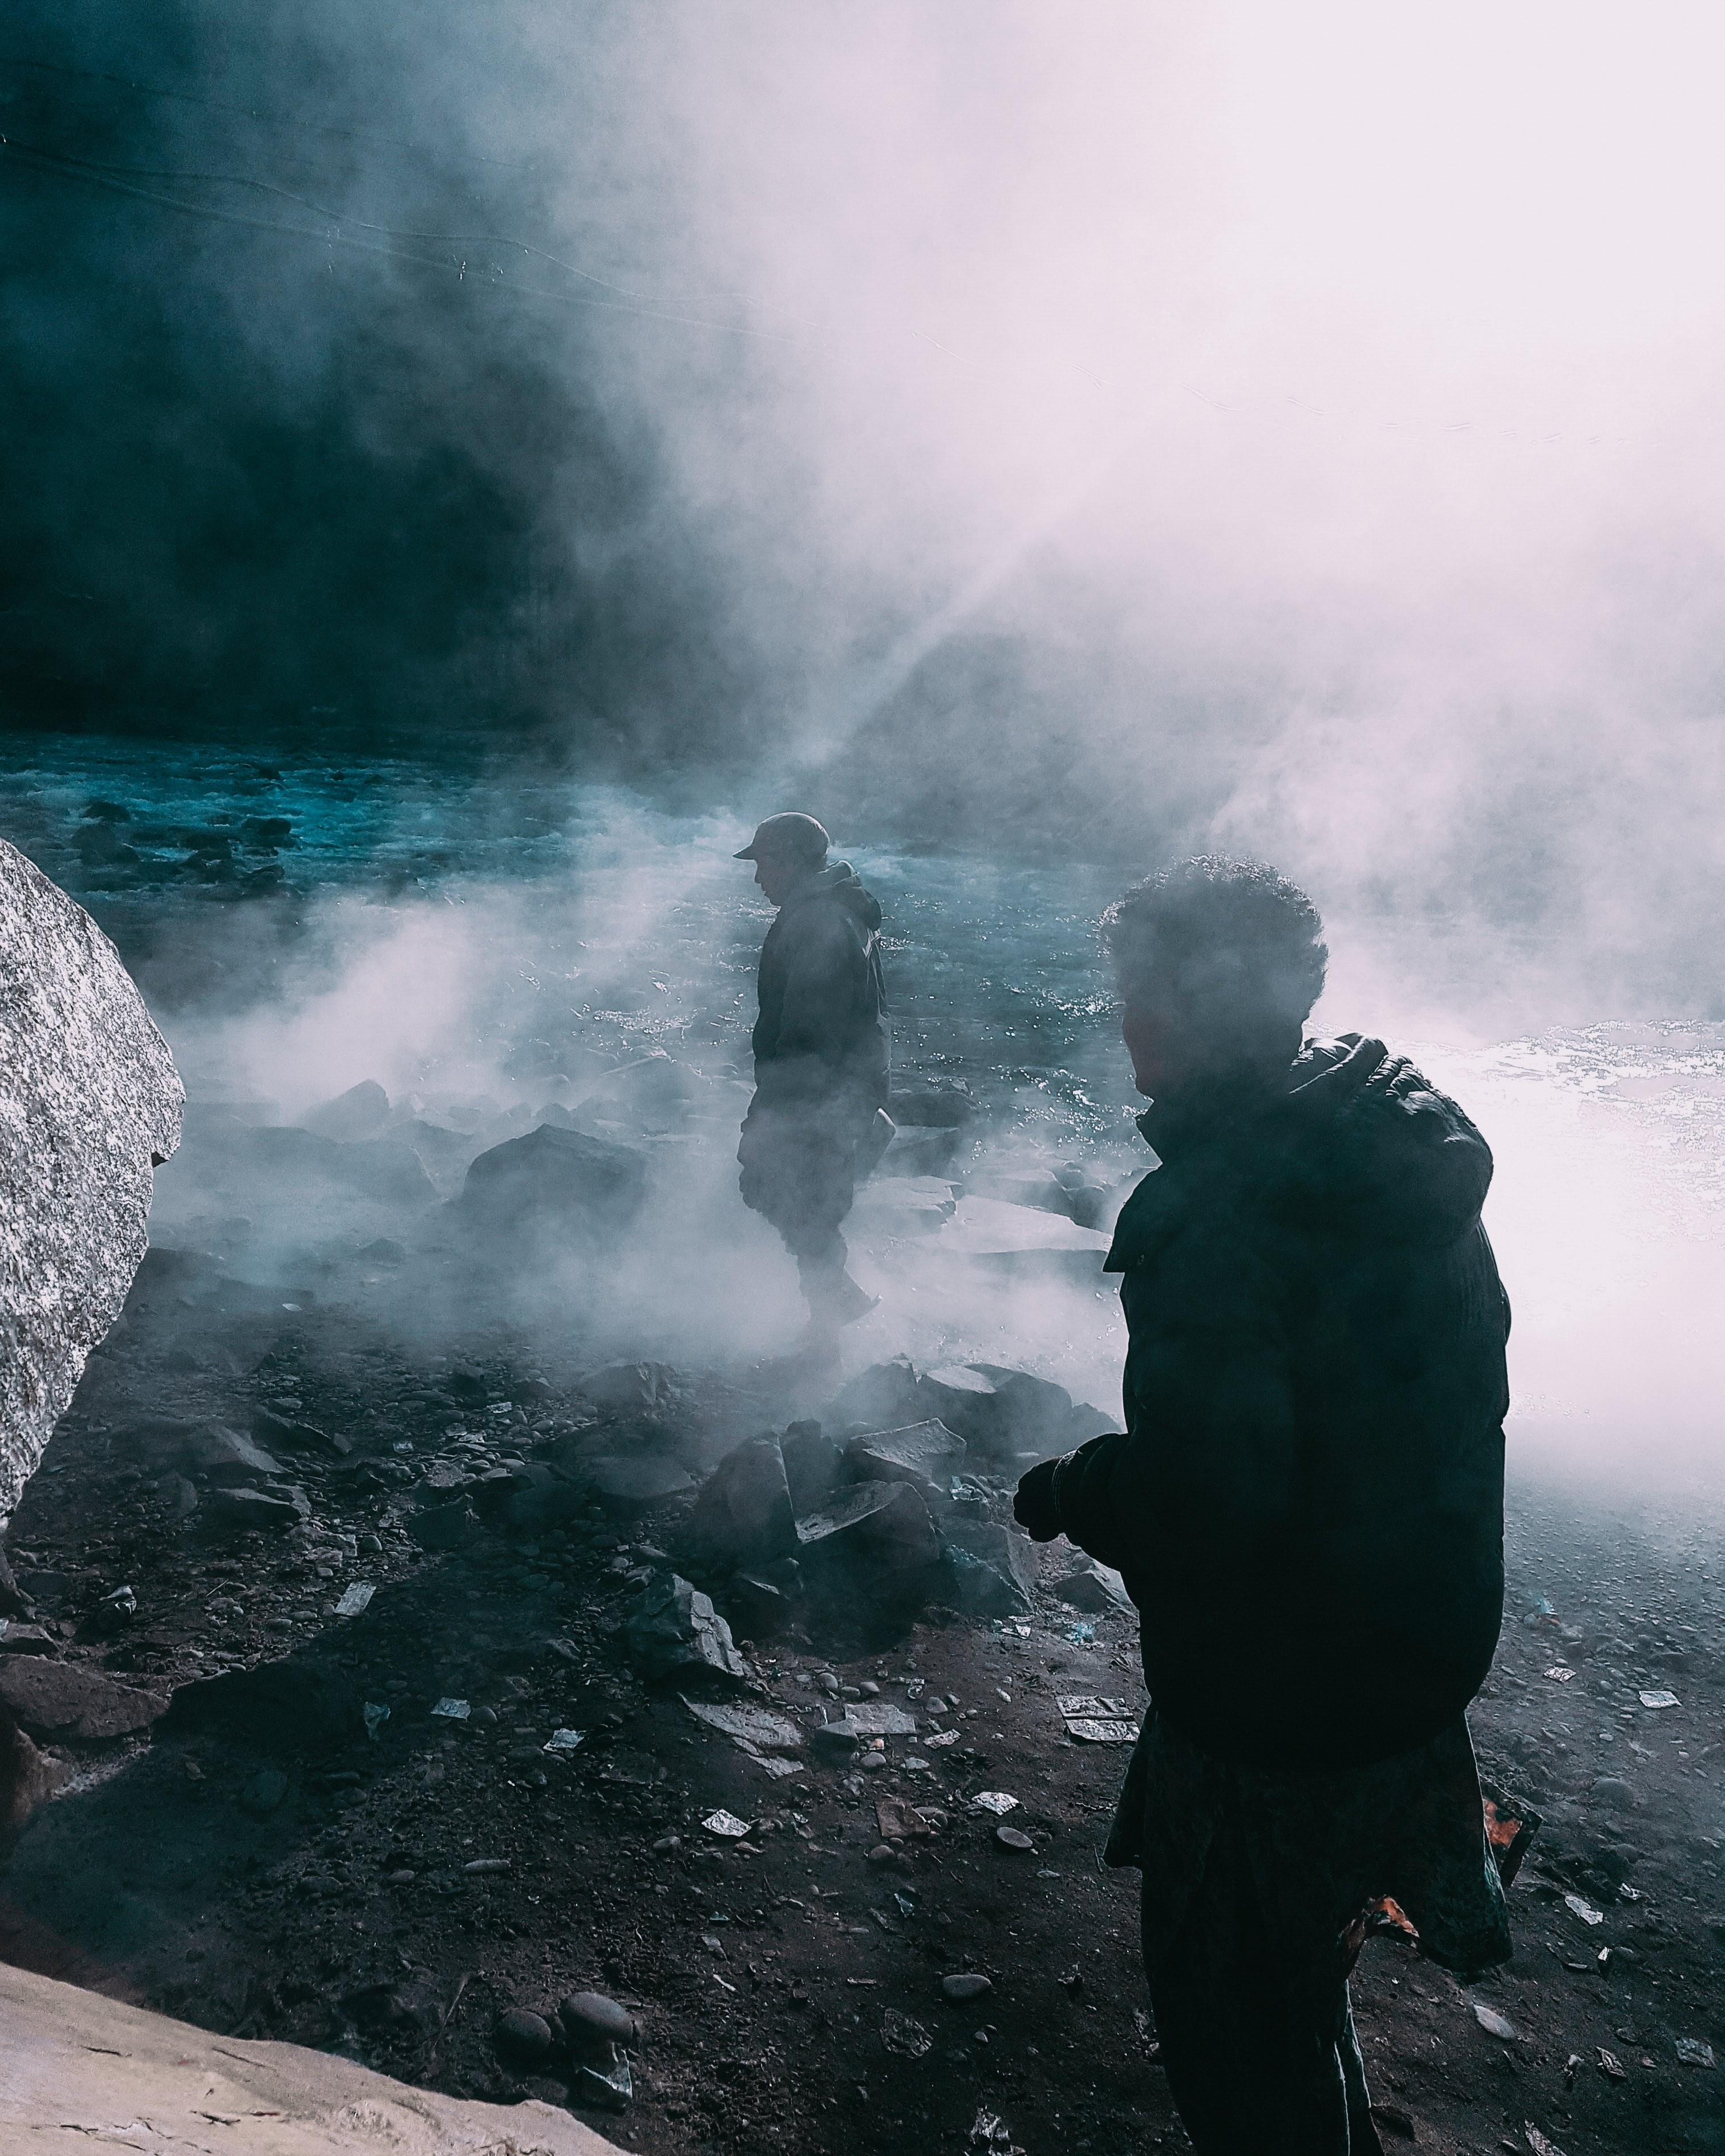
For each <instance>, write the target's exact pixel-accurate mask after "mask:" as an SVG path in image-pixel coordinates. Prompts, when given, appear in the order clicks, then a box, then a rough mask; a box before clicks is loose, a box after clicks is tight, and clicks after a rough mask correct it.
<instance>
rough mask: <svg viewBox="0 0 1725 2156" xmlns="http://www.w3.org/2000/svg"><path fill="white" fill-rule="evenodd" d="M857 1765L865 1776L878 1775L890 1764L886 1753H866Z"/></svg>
mask: <svg viewBox="0 0 1725 2156" xmlns="http://www.w3.org/2000/svg"><path fill="white" fill-rule="evenodd" d="M888 1764H889V1762H888V1759H887V1757H886V1753H884V1752H865V1753H864V1754H863V1755H862V1757H861V1758H860V1759H859V1760H858V1761H857V1765H858V1766H859V1767H860V1768H861V1769H862V1771H863V1772H864V1774H879V1773H880V1771H881V1769H882V1768H884V1767H886V1766H887V1765H888Z"/></svg>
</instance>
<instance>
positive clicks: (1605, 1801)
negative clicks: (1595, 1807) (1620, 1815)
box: [1587, 1774, 1635, 1812]
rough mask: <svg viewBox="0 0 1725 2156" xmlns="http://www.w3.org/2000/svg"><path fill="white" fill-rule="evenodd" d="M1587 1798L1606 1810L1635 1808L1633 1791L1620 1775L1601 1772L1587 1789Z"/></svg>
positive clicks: (1624, 1810)
mask: <svg viewBox="0 0 1725 2156" xmlns="http://www.w3.org/2000/svg"><path fill="white" fill-rule="evenodd" d="M1587 1800H1588V1802H1589V1804H1599V1805H1602V1806H1603V1807H1604V1809H1606V1810H1607V1811H1614V1812H1626V1811H1630V1810H1633V1809H1634V1808H1635V1791H1634V1790H1633V1789H1631V1788H1630V1785H1629V1784H1628V1783H1627V1782H1625V1780H1624V1779H1622V1777H1621V1776H1620V1775H1618V1774H1601V1775H1600V1777H1599V1780H1598V1781H1596V1782H1595V1783H1594V1785H1593V1787H1592V1788H1591V1789H1589V1791H1588V1793H1587Z"/></svg>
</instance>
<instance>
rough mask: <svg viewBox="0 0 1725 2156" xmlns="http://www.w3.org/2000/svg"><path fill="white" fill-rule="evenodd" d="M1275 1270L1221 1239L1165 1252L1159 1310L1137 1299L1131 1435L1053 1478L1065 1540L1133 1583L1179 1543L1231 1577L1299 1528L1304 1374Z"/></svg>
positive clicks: (1095, 1448) (1130, 1318)
mask: <svg viewBox="0 0 1725 2156" xmlns="http://www.w3.org/2000/svg"><path fill="white" fill-rule="evenodd" d="M1268 1270H1269V1269H1268V1268H1267V1266H1266V1265H1264V1264H1263V1263H1262V1262H1261V1261H1260V1260H1255V1259H1254V1258H1253V1256H1252V1255H1250V1253H1248V1252H1245V1251H1242V1250H1240V1248H1239V1247H1238V1245H1235V1244H1233V1243H1232V1241H1231V1240H1230V1239H1229V1238H1227V1237H1225V1236H1224V1237H1219V1238H1214V1239H1211V1240H1210V1244H1209V1249H1208V1250H1178V1249H1177V1250H1173V1251H1169V1252H1168V1253H1165V1254H1164V1255H1163V1259H1162V1260H1161V1261H1160V1262H1159V1263H1158V1266H1157V1269H1156V1272H1157V1289H1156V1294H1155V1296H1154V1299H1153V1302H1152V1304H1151V1306H1150V1307H1144V1306H1143V1304H1144V1303H1145V1302H1146V1301H1149V1300H1150V1299H1149V1298H1148V1297H1147V1296H1137V1297H1131V1299H1130V1300H1129V1301H1128V1308H1127V1322H1128V1325H1129V1327H1130V1329H1131V1332H1132V1344H1131V1347H1130V1350H1129V1352H1128V1354H1127V1368H1126V1399H1125V1407H1126V1424H1127V1427H1126V1431H1125V1434H1124V1435H1111V1436H1105V1437H1099V1438H1093V1439H1092V1440H1091V1442H1090V1443H1089V1444H1088V1445H1083V1446H1081V1447H1080V1449H1079V1450H1077V1451H1076V1452H1074V1453H1071V1454H1069V1455H1067V1457H1066V1458H1065V1460H1062V1461H1061V1462H1060V1465H1059V1466H1058V1467H1057V1468H1056V1469H1055V1478H1054V1495H1055V1507H1056V1509H1057V1511H1058V1513H1059V1516H1060V1526H1061V1529H1062V1531H1063V1532H1065V1535H1066V1536H1067V1537H1069V1539H1070V1540H1071V1541H1073V1542H1075V1543H1078V1544H1079V1545H1080V1547H1081V1548H1083V1549H1085V1550H1086V1551H1088V1552H1089V1553H1090V1554H1091V1556H1092V1557H1094V1558H1098V1559H1099V1560H1100V1561H1101V1563H1104V1564H1109V1565H1112V1566H1113V1567H1114V1568H1116V1569H1117V1570H1118V1571H1120V1572H1122V1573H1125V1574H1126V1576H1127V1579H1128V1581H1130V1580H1131V1578H1132V1575H1133V1573H1135V1572H1142V1569H1143V1567H1144V1565H1145V1564H1146V1563H1147V1562H1152V1561H1153V1556H1154V1552H1155V1550H1156V1549H1157V1548H1158V1545H1161V1546H1164V1547H1166V1546H1168V1545H1170V1544H1172V1545H1173V1546H1174V1547H1175V1548H1177V1549H1178V1552H1179V1553H1180V1557H1181V1561H1182V1562H1183V1563H1194V1562H1196V1563H1205V1564H1207V1565H1209V1567H1210V1568H1213V1570H1214V1573H1216V1575H1217V1576H1219V1577H1224V1576H1225V1575H1226V1574H1227V1573H1230V1572H1232V1571H1235V1570H1236V1569H1238V1568H1240V1567H1241V1566H1242V1565H1246V1566H1249V1565H1250V1564H1252V1563H1255V1562H1256V1561H1258V1559H1259V1558H1260V1556H1261V1554H1262V1553H1264V1552H1265V1551H1266V1549H1267V1548H1270V1547H1271V1546H1273V1544H1274V1543H1276V1540H1277V1539H1278V1537H1280V1535H1281V1532H1282V1531H1283V1530H1284V1528H1285V1527H1286V1523H1287V1522H1288V1520H1289V1517H1290V1515H1291V1512H1292V1510H1293V1507H1294V1502H1295V1498H1296V1465H1297V1463H1296V1419H1295V1404H1294V1387H1293V1375H1292V1369H1291V1356H1290V1353H1289V1347H1288V1342H1287V1340H1286V1337H1285V1332H1284V1327H1283V1321H1282V1319H1281V1316H1280V1306H1281V1296H1280V1295H1279V1293H1278V1292H1277V1284H1276V1281H1274V1280H1272V1279H1271V1278H1270V1277H1268ZM1128 1295H1129V1297H1130V1296H1131V1287H1130V1283H1129V1286H1128ZM1133 1301H1137V1303H1138V1304H1139V1307H1137V1309H1134V1308H1133V1306H1132V1303H1133Z"/></svg>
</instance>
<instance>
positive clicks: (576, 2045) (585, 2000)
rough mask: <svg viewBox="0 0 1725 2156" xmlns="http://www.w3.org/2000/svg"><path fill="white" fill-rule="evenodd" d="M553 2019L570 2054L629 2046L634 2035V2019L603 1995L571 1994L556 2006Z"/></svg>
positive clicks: (599, 1993) (597, 1992)
mask: <svg viewBox="0 0 1725 2156" xmlns="http://www.w3.org/2000/svg"><path fill="white" fill-rule="evenodd" d="M557 2019H558V2020H560V2021H561V2022H562V2025H563V2034H564V2035H565V2036H566V2037H567V2039H568V2041H569V2046H570V2048H571V2049H572V2050H573V2051H580V2050H583V2049H585V2048H587V2047H588V2046H594V2045H601V2044H633V2043H634V2040H635V2038H636V2035H637V2033H638V2032H637V2030H636V2027H635V2017H634V2015H633V2014H631V2013H630V2012H629V2009H628V2008H627V2007H626V2006H619V2005H618V2004H617V2001H616V2000H615V1999H608V1998H607V1997H606V1996H605V1994H604V1993H603V1991H575V1992H571V1994H569V1996H568V1997H567V1999H563V2000H562V2001H561V2002H560V2004H559V2005H558V2007H557Z"/></svg>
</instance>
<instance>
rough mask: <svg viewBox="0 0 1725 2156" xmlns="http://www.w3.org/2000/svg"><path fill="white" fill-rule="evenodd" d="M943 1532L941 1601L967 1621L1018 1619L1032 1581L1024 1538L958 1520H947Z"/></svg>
mask: <svg viewBox="0 0 1725 2156" xmlns="http://www.w3.org/2000/svg"><path fill="white" fill-rule="evenodd" d="M947 1537H948V1540H947V1546H946V1548H945V1549H944V1550H943V1551H942V1561H943V1563H944V1567H945V1570H946V1574H947V1580H946V1584H945V1589H944V1593H943V1599H945V1600H947V1601H948V1602H950V1603H951V1604H952V1607H953V1608H954V1609H960V1610H963V1613H964V1614H965V1615H966V1616H968V1617H1014V1616H1022V1615H1023V1614H1024V1611H1025V1610H1027V1609H1029V1607H1030V1590H1031V1589H1032V1588H1033V1587H1034V1584H1035V1579H1036V1573H1035V1563H1036V1560H1035V1556H1034V1551H1033V1548H1032V1545H1031V1543H1030V1541H1029V1537H1028V1536H1025V1535H1019V1534H1014V1533H1013V1532H1012V1531H1011V1530H1010V1529H1009V1528H1007V1527H992V1526H989V1525H987V1524H986V1523H984V1522H971V1521H962V1520H955V1521H953V1522H951V1524H950V1525H949V1526H948V1527H947Z"/></svg>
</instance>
